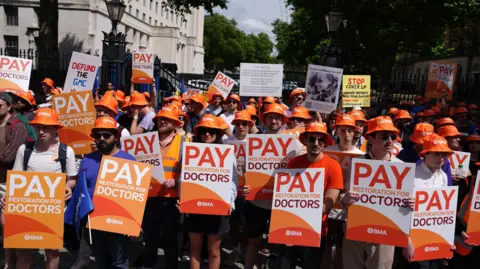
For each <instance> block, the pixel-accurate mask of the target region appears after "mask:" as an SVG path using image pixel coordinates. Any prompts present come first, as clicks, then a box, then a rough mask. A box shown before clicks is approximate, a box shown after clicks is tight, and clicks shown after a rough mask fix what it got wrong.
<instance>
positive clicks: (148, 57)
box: [132, 52, 155, 84]
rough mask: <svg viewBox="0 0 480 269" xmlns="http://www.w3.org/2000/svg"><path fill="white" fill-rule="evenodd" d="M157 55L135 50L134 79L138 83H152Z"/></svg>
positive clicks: (133, 60)
mask: <svg viewBox="0 0 480 269" xmlns="http://www.w3.org/2000/svg"><path fill="white" fill-rule="evenodd" d="M154 60H155V55H154V54H152V53H146V52H134V53H133V59H132V79H133V83H137V84H152V82H153V65H154Z"/></svg>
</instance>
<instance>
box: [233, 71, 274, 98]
mask: <svg viewBox="0 0 480 269" xmlns="http://www.w3.org/2000/svg"><path fill="white" fill-rule="evenodd" d="M282 81H283V65H282V64H253V63H241V64H240V96H262V97H264V96H277V97H281V96H282V87H283V86H282V83H283V82H282Z"/></svg>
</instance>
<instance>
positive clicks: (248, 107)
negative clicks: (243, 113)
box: [245, 105, 259, 120]
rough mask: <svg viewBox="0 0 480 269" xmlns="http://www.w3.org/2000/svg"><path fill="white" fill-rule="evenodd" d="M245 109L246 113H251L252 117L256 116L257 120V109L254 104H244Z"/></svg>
mask: <svg viewBox="0 0 480 269" xmlns="http://www.w3.org/2000/svg"><path fill="white" fill-rule="evenodd" d="M245 110H247V111H248V113H250V115H251V116H252V117H255V118H257V120H259V118H258V115H257V109H256V108H255V107H254V106H252V105H246V106H245Z"/></svg>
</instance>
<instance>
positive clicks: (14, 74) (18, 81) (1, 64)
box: [0, 55, 32, 93]
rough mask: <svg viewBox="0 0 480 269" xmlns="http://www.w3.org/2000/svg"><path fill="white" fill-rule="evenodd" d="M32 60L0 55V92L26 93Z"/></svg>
mask: <svg viewBox="0 0 480 269" xmlns="http://www.w3.org/2000/svg"><path fill="white" fill-rule="evenodd" d="M31 72H32V60H28V59H21V58H16V57H9V56H3V55H0V92H13V93H16V92H28V87H29V85H30V74H31Z"/></svg>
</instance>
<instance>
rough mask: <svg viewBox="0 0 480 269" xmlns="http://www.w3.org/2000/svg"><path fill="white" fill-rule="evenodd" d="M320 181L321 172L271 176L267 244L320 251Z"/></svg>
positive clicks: (292, 171)
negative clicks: (271, 201) (271, 185)
mask: <svg viewBox="0 0 480 269" xmlns="http://www.w3.org/2000/svg"><path fill="white" fill-rule="evenodd" d="M324 180H325V169H324V168H310V169H286V170H282V171H279V172H278V173H276V174H275V188H274V193H273V205H272V217H271V220H270V233H269V236H268V242H269V243H274V244H286V245H295V246H309V247H320V238H321V235H322V218H321V217H319V216H322V212H323V189H324V188H323V186H324Z"/></svg>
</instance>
